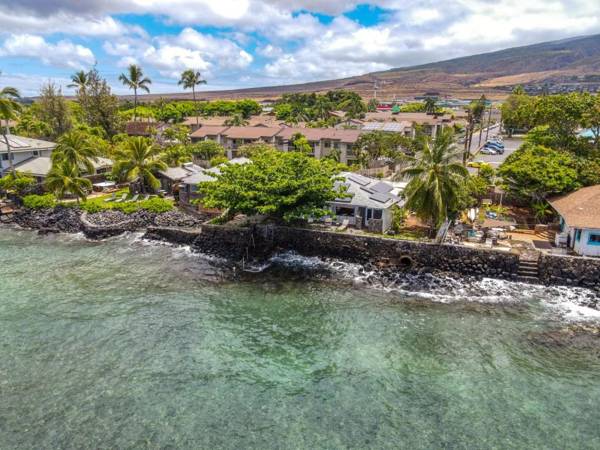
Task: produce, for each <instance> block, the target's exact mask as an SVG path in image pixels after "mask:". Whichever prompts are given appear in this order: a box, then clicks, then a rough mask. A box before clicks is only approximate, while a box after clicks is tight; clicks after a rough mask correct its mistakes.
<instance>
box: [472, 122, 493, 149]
mask: <svg viewBox="0 0 600 450" xmlns="http://www.w3.org/2000/svg"><path fill="white" fill-rule="evenodd" d="M499 133H500V124H496V125H492V126H491V127H490V132H489V133H488V132H487V128H486V129H484V130H482V131H480V132H476V133H473V139H471V148H470V150H471V154H472V155H474V154H475V153H477V152H478V151H479V142H480V141H479V135H480V134H481V145H483V144H485V138H486V136H489V138H490V139H491V138H492V136H496V135H497V134H499Z"/></svg>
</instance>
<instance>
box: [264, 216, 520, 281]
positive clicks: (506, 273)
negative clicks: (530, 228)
mask: <svg viewBox="0 0 600 450" xmlns="http://www.w3.org/2000/svg"><path fill="white" fill-rule="evenodd" d="M255 234H256V235H257V237H256V241H257V242H259V243H263V242H266V243H269V242H271V243H272V244H271V246H272V247H273V248H274V249H277V250H293V251H296V252H298V253H300V254H302V255H306V256H325V257H331V258H337V259H343V260H346V261H350V262H357V263H361V264H365V263H371V264H375V265H377V266H379V267H382V268H385V267H390V268H399V269H403V270H411V271H415V270H421V269H435V270H441V271H447V272H456V273H461V274H465V275H480V276H489V277H495V278H505V279H513V278H516V276H517V272H518V268H519V257H518V255H515V254H511V253H507V252H500V251H496V250H485V249H474V248H469V247H464V246H457V245H445V244H444V245H438V244H431V243H425V242H415V241H402V240H398V239H390V238H384V237H375V236H358V235H352V234H342V233H334V232H327V231H317V230H310V229H301V228H288V227H276V228H269V227H258V228H257V230H256V232H255ZM266 247H268V245H266Z"/></svg>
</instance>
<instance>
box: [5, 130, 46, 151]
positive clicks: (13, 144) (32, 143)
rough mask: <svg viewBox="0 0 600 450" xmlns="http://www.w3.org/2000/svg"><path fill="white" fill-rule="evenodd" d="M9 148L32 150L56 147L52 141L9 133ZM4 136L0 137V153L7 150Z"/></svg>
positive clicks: (13, 149)
mask: <svg viewBox="0 0 600 450" xmlns="http://www.w3.org/2000/svg"><path fill="white" fill-rule="evenodd" d="M7 138H8V143H9V144H10V150H11V151H13V152H15V153H16V152H31V151H34V150H52V149H53V148H54V147H56V144H55V143H54V142H48V141H42V140H40V139H31V138H28V137H23V136H15V135H12V134H9V135H8V136H7ZM7 151H8V149H7V148H6V142H5V141H4V137H0V153H5V152H7Z"/></svg>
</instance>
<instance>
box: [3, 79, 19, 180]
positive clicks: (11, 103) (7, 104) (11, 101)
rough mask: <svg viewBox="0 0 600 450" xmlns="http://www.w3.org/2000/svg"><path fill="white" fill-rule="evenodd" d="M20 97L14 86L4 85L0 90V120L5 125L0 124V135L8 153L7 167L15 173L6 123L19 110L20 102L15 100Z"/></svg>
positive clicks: (14, 116)
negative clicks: (2, 120)
mask: <svg viewBox="0 0 600 450" xmlns="http://www.w3.org/2000/svg"><path fill="white" fill-rule="evenodd" d="M19 98H21V95H20V94H19V91H18V90H17V89H16V88H14V87H9V86H6V87H5V88H3V89H2V90H0V120H1V119H4V120H5V124H4V125H5V126H4V127H2V126H1V124H0V128H1V129H2V137H3V138H4V143H5V144H6V151H7V153H8V167H10V171H11V173H12V174H13V175H14V174H15V167H14V165H13V156H12V151H11V148H10V141H9V140H8V135H9V134H10V128H9V125H8V121H9V120H11V119H15V118H16V116H17V113H18V112H19V111H21V104H20V103H19V102H17V100H18V99H19Z"/></svg>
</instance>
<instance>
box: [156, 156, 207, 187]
mask: <svg viewBox="0 0 600 450" xmlns="http://www.w3.org/2000/svg"><path fill="white" fill-rule="evenodd" d="M202 170H203V169H202V167H200V166H197V165H196V164H194V163H191V162H190V163H184V164H182V165H180V166H179V167H168V168H167V169H166V170H161V171H159V172H158V178H159V179H160V185H161V188H162V189H163V190H164V191H166V192H169V193H174V191H176V190H178V188H179V185H180V183H181V181H182V180H183V179H185V178H187V177H189V176H191V175H194V174H196V173H198V172H201V171H202Z"/></svg>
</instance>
